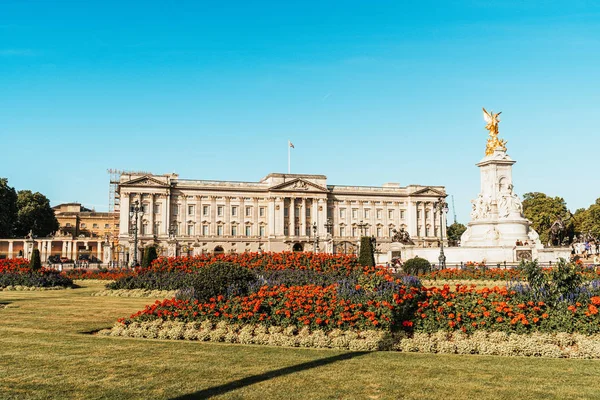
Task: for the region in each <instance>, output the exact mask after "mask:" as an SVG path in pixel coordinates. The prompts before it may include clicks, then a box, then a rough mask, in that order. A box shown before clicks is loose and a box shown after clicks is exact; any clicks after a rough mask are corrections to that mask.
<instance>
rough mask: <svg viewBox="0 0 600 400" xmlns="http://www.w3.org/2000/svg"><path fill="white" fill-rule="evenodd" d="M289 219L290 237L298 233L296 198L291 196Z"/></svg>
mask: <svg viewBox="0 0 600 400" xmlns="http://www.w3.org/2000/svg"><path fill="white" fill-rule="evenodd" d="M289 205H290V207H289V221H290V226H289V228H288V230H289V235H290V237H294V235H295V233H296V199H295V198H294V197H290V200H289Z"/></svg>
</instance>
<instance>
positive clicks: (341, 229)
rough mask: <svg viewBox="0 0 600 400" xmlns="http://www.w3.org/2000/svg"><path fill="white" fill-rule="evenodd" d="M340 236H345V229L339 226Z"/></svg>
mask: <svg viewBox="0 0 600 400" xmlns="http://www.w3.org/2000/svg"><path fill="white" fill-rule="evenodd" d="M340 236H346V227H345V226H340Z"/></svg>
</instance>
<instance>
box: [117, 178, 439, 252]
mask: <svg viewBox="0 0 600 400" xmlns="http://www.w3.org/2000/svg"><path fill="white" fill-rule="evenodd" d="M117 193H118V198H119V204H120V207H119V210H120V215H119V219H120V221H119V226H120V231H119V243H120V245H121V246H122V247H121V252H122V254H121V256H120V257H123V258H122V260H123V261H126V262H127V261H130V260H131V257H132V256H133V253H134V251H135V250H134V249H135V248H136V247H137V249H138V255H137V260H140V259H141V258H140V257H141V249H143V248H144V247H146V246H149V245H155V246H157V247H158V249H159V253H160V254H162V255H168V256H175V255H186V254H187V255H194V254H201V253H236V252H237V253H240V252H246V251H253V252H255V251H259V252H260V251H277V252H278V251H320V252H328V253H353V252H356V250H357V245H358V241H359V240H360V237H361V236H373V237H375V239H376V244H377V246H376V249H377V250H376V251H377V253H379V254H382V255H383V254H387V253H388V252H389V251H390V244H391V243H392V237H393V236H394V233H395V232H396V231H400V230H404V231H405V232H408V234H409V235H410V238H411V240H412V242H414V244H415V246H417V247H437V246H438V245H439V238H440V231H439V229H440V222H441V221H440V216H439V214H438V212H437V210H436V207H435V203H436V202H437V201H438V199H439V198H440V197H445V196H446V192H445V188H444V187H443V186H424V185H408V186H404V187H403V186H400V184H398V183H387V184H384V185H383V186H344V185H330V184H328V183H327V177H326V176H324V175H303V174H280V173H272V174H269V175H267V176H266V177H264V178H263V179H261V180H260V181H258V182H235V181H210V180H189V179H181V178H179V176H178V175H177V174H166V175H152V174H135V173H124V174H122V175H121V177H120V179H119V184H118V189H117ZM136 205H137V206H138V210H139V212H138V213H137V215H136V213H134V212H133V211H132V210H133V209H134V208H135V206H136ZM136 218H137V221H136ZM444 218H445V216H443V217H442V219H443V223H442V224H441V226H442V229H444V230H445V225H446V222H445V219H444ZM136 225H137V226H136ZM136 227H137V229H136ZM445 236H446V235H445V231H444V232H443V237H444V238H445ZM136 237H137V240H136ZM136 242H137V243H136ZM378 258H379V261H381V260H382V257H378ZM383 259H384V261H385V257H383Z"/></svg>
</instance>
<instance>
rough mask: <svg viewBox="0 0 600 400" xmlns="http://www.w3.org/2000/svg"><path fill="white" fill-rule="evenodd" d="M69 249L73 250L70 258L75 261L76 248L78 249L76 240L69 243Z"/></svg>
mask: <svg viewBox="0 0 600 400" xmlns="http://www.w3.org/2000/svg"><path fill="white" fill-rule="evenodd" d="M71 250H72V251H73V254H72V255H71V259H72V260H73V261H77V250H79V249H78V248H77V241H73V242H72V243H71Z"/></svg>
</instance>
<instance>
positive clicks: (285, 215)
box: [283, 207, 290, 217]
mask: <svg viewBox="0 0 600 400" xmlns="http://www.w3.org/2000/svg"><path fill="white" fill-rule="evenodd" d="M283 216H284V217H289V216H290V209H289V207H284V209H283Z"/></svg>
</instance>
